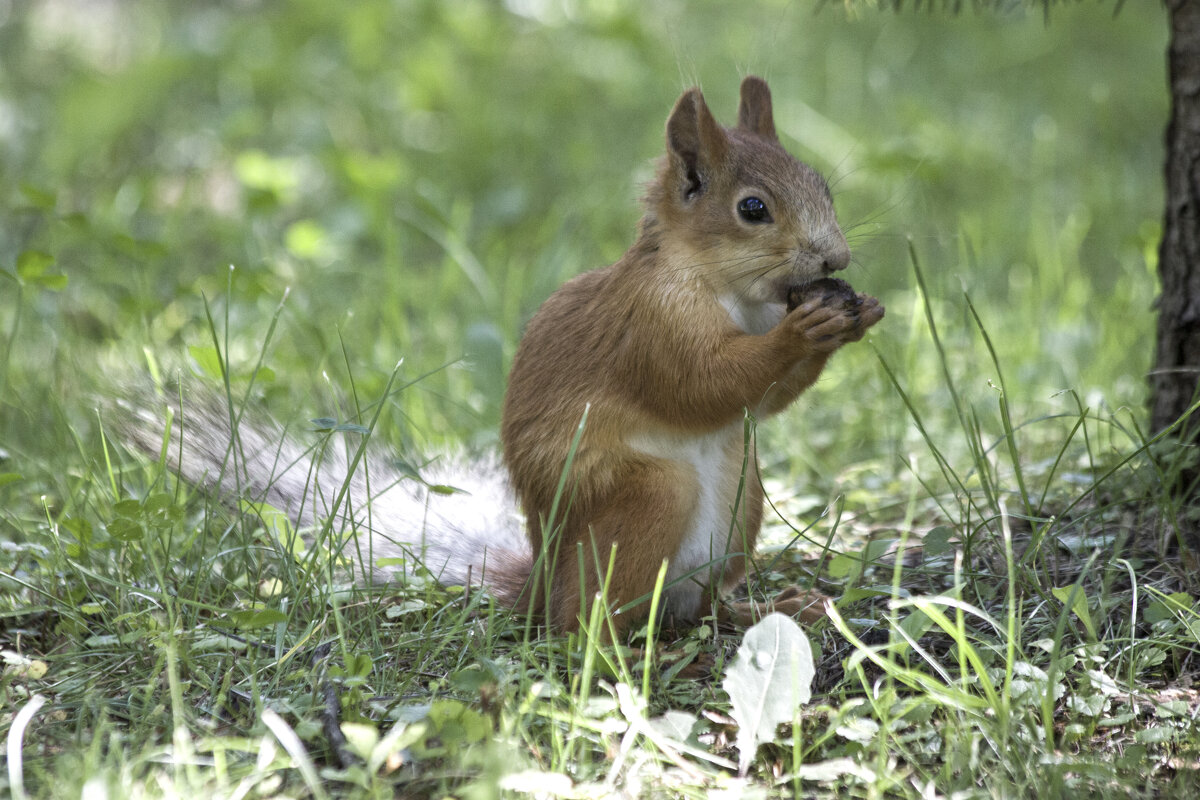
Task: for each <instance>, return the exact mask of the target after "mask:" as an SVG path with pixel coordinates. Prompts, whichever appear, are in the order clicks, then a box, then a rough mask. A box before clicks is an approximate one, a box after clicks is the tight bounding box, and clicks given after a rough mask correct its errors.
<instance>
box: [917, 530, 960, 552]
mask: <svg viewBox="0 0 1200 800" xmlns="http://www.w3.org/2000/svg"><path fill="white" fill-rule="evenodd" d="M952 538H954V529H953V528H950V527H947V526H945V525H939V526H937V527H936V528H934V529H933V530H931V531H930V532H929V533H927V534H925V537H924V538H923V539H922V540H921V541H922V542H923V543H924V546H925V555H926V556H927V557H935V556H940V555H942V554H943V553H948V552H950V551H952V550H953V549H954V546H953V545H952V544H950V540H951V539H952Z"/></svg>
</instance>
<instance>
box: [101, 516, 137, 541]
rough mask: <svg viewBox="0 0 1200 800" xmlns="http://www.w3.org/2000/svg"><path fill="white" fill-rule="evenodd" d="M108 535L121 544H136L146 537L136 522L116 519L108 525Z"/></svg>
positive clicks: (125, 518)
mask: <svg viewBox="0 0 1200 800" xmlns="http://www.w3.org/2000/svg"><path fill="white" fill-rule="evenodd" d="M108 535H109V536H111V537H113V538H114V539H118V540H120V541H122V542H137V541H141V539H142V537H143V536H145V535H146V531H145V529H144V528H143V527H142V525H141V523H139V522H137V521H136V520H132V519H129V518H127V517H117V518H116V519H114V520H113V521H112V522H110V523H108Z"/></svg>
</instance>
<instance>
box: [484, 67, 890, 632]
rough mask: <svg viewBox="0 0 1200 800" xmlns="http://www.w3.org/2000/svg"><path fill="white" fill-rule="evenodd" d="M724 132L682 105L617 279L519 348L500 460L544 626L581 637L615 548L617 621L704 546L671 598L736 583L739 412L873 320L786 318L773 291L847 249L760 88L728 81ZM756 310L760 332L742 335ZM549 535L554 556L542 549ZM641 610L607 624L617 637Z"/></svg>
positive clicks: (567, 288) (872, 307)
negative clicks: (753, 214) (523, 531)
mask: <svg viewBox="0 0 1200 800" xmlns="http://www.w3.org/2000/svg"><path fill="white" fill-rule="evenodd" d="M738 121H739V124H738V127H736V128H725V127H722V126H721V125H720V124H719V123H717V121H716V120H715V119H714V118H713V116H712V114H711V113H710V112H709V110H708V106H707V105H706V104H705V102H704V98H703V96H702V95H701V93H700V91H699V90H698V89H691V90H689V91H687V92H685V93H684V94H683V96H682V97H680V98H679V101H678V102H677V103H676V104H675V108H674V110H673V111H672V112H671V116H670V118H669V120H668V122H667V129H666V139H667V155H666V158H665V159H664V160H663V162H662V164H661V166H660V168H659V170H658V174H657V177H656V178H655V180H654V182H653V183H652V184H651V186H650V187H649V190H648V192H647V195H646V200H645V204H646V213H645V217H644V219H643V220H642V223H641V228H640V234H639V237H638V239H637V241H636V242H635V243H634V244H633V246H632V247H631V248H630V249H629V251H628V252H626V253H625V255H624V256H623V257H622V258H621V259H620V260H619V261H618V262H617V263H615V264H613V265H611V266H609V267H605V268H603V269H598V270H595V271H593V272H589V273H586V274H584V275H580V276H579V277H577V278H575V279H574V280H571V281H569V282H568V283H567V284H565V285H564V286H563V287H562V288H560V289H559V290H558V291H557V292H555V293H554V294H553V295H552V296H551V297H550V298H549V299H548V300H547V301H546V302H545V303H544V304H543V305H542V307H541V308H540V309H539V310H538V312H537V314H536V315H535V316H534V318H533V319H532V320H531V321H530V323H529V326H528V329H527V330H526V332H525V336H524V338H523V339H522V341H521V344H520V347H519V349H518V351H517V355H516V358H515V360H514V363H513V369H512V374H511V376H510V379H509V387H508V392H507V395H506V397H505V403H504V418H503V424H502V430H501V434H502V438H503V444H504V460H505V464H506V466H507V467H508V470H509V474H510V479H511V482H512V486H513V488H514V489H515V491H516V493H517V495H518V498H519V500H520V502H521V504H522V506H523V508H524V511H525V514H526V516H527V519H528V534H529V538H530V542H531V544H532V547H533V554H534V556H535V558H536V557H537V555H538V554H539V553H540V552H542V549H543V547H544V546H546V547H547V553H548V555H549V561H548V562H547V564H546V566H547V567H549V569H548V573H549V575H550V578H551V579H550V591H549V593H548V594H547V595H546V598H545V599H544V600H540V601H538V602H539V604H541V603H544V604H545V611H546V613H547V616H548V618H549V620H550V622H551V623H552V624H553V625H554V626H555V627H558V628H561V629H567V630H570V629H574V628H575V627H576V626H577V625H578V620H579V613H580V609H581V608H582V607H583V606H584V605H590V603H591V598H592V597H593V596H594V595H595V594H596V593H597V592H598V591H599V589H600V587H601V586H603V584H604V580H605V576H606V575H607V566H608V562H609V558H610V553H611V551H612V548H614V547H615V556H613V557H614V558H615V568H614V569H613V570H612V573H611V577H610V579H609V580H610V585H609V590H608V595H607V602H608V605H609V607H610V608H613V609H616V608H619V607H621V606H622V605H624V604H626V603H629V602H631V601H634V600H637V599H639V598H642V597H644V596H646V595H648V594H649V593H650V592H651V590H652V589H653V586H654V581H655V577H656V575H657V573H658V570H659V568H660V566H661V564H662V563H663V561H664V560H672V559H676V558H677V557H678V558H681V559H683V558H684V556H683V555H681V553H682V550H681V548H688V547H690V548H691V549H690V550H689V552H693V551H694V550H695V549H696V547H697V546H700V547H703V546H704V543H705V542H710V545H709V548H710V553H711V556H712V558H711V559H710V561H711V565H710V567H709V568H708V571H707V572H699V573H698V574H696V575H695V576H694V577H693V578H690V579H685V580H684V582H687V581H692V582H697V581H698V582H699V583H700V584H702V585H703V588H702V589H701V594H700V595H699V596H700V597H701V599H702V600H703V601H710V600H711V599H712V597H713V595H714V593H720V592H723V591H726V590H728V589H729V588H730V587H732V586H733V585H735V584H736V583H737V582H738V581H739V580H740V579H741V578H742V577H743V576H744V574H745V569H746V563H745V555H746V554H747V553H750V552H752V550H753V547H754V544H755V540H756V538H757V535H758V530H759V526H760V523H761V516H762V498H761V491H760V489H759V483H758V472H757V460H756V457H755V453H754V449H753V443H752V442H751V443H750V445H749V447H746V446H745V442H744V439H743V436H742V434H741V428H740V421H741V420H742V419H743V415H744V414H745V412H746V410H749V411H750V412H751V413H753V414H755V415H758V416H763V415H766V414H773V413H776V412H778V411H780V410H782V409H783V408H786V407H787V405H788V404H790V403H791V402H792V401H793V400H794V399H795V398H796V397H797V396H798V395H799V394H800V393H801V392H803V391H804V390H805V389H807V388H808V387H809V386H810V385H811V384H812V383H813V382H814V381H815V380H816V379H817V376H818V375H819V374H820V372H821V370H822V369H823V368H824V366H825V363H826V361H827V360H828V358H829V356H830V355H831V354H832V353H833V352H834V351H835V350H837V349H838V348H839V347H841V346H842V345H843V344H846V343H847V342H851V341H856V340H858V339H860V338H861V337H862V336H863V334H864V333H865V331H866V329H867V328H869V327H870V326H871V325H874V324H875V323H876V322H878V321H879V319H880V318H882V316H883V308H882V306H880V305H879V304H878V302H877V301H875V300H874V299H873V298H869V297H866V296H862V299H863V303H862V305H861V306H859V307H858V308H856V309H853V310H851V309H847V308H843V307H841V306H837V307H829V306H825V305H822V304H821V302H820V301H819V299H818V300H810V301H806V302H805V303H802V304H801V305H800V306H799V307H798V308H796V309H795V310H793V311H791V312H787V313H786V315H784V314H785V312H784V310H783V309H782V304H783V303H784V302H785V300H786V296H787V292H788V290H789V288H791V287H792V286H794V285H796V284H798V283H803V282H806V281H810V280H814V279H817V278H820V277H822V276H824V275H827V274H829V273H832V272H833V271H835V270H838V269H841V268H843V267H845V266H846V265H847V264H848V262H849V250H848V248H847V246H846V242H845V238H844V237H843V236H842V233H841V231H840V230H839V229H838V227H837V223H836V221H835V219H834V212H833V207H832V202H831V200H830V195H829V190H828V188H827V186H826V184H825V182H824V180H823V179H822V178H821V177H820V176H819V175H818V174H817V173H816V172H815V171H814V170H812V169H811V168H810V167H808V166H806V165H804V164H802V163H801V162H799V161H797V160H796V159H794V158H793V157H792V156H790V155H789V154H788V153H787V152H786V151H785V150H784V149H783V147H782V145H780V143H779V141H778V139H777V138H776V136H775V125H774V121H773V115H772V110H771V95H770V91H769V89H768V88H767V85H766V83H765V82H764V81H762V80H761V79H759V78H755V77H749V78H746V80H745V81H744V82H743V84H742V89H741V104H740V108H739V111H738ZM748 196H753V197H757V198H760V199H761V200H762V201H764V202H765V203H766V206H767V208H768V209H769V211H770V215H771V221H770V222H758V223H753V222H749V221H747V220H745V219H743V218H742V217H741V216H740V215H739V212H738V210H737V204H738V202H739V201H740V200H742V199H743V198H744V197H748ZM776 305H778V306H780V307H779V308H778V309H776ZM731 307H732V308H733V309H734V310H733V311H731V310H730V309H731ZM739 314H743V315H746V317H747V320H750V322H747V320H739V319H737V318H735V317H736V316H737V315H739ZM756 314H757V315H766V316H765V319H767V320H768V321H770V322H773V323H774V324H771V325H770V326H769V329H766V330H761V331H749V330H746V329H744V328H745V327H754V323H753V320H752V317H753V316H754V315H756ZM772 314H774V315H777V316H779V317H780V319H779V320H778V322H774V317H772V316H771V315H772ZM759 324H760V325H762V323H759ZM585 409H586V411H587V418H586V425H585V426H584V429H583V433H582V437H581V439H580V443H579V447H578V450H577V452H576V454H575V457H574V462H573V464H572V466H571V469H570V472H569V476H568V481H567V485H566V490H565V493H564V496H563V497H562V498H561V499H560V503H559V510H558V514H557V518H556V519H554V520H552V521H551V520H550V519H549V517H550V512H551V508H552V506H553V504H554V501H555V496H556V493H557V491H558V486H559V482H560V477H561V475H562V472H563V468H564V464H565V463H566V461H567V457H568V452H569V450H570V446H571V442H572V440H573V438H574V437H575V435H576V431H577V429H578V426H579V424H580V421H581V419H582V418H583V415H584V412H585ZM693 454H694V455H693ZM710 465H711V468H710ZM743 469H744V472H745V475H744V481H743ZM701 473H703V474H701ZM739 484H742V485H743V486H744V490H743V492H744V496H743V497H741V499H740V501H739V499H738V496H737V487H738V485H739ZM714 508H716V509H719V510H721V511H722V512H727V513H726V514H725V517H724V520H725V521H724V522H723V523H721V525H716V524H712V525H710V527H711V528H712V529H711V530H707V531H702V530H699V529H698V528H697V525H703V524H704V523H705V522H706V521H707V522H712V521H713V520H715V519H716V517H717V516H718V515H715V514H714V513H713V509H714ZM551 522H552V527H548V525H547V523H551ZM547 530H551V531H553V532H554V533H555V541H553V542H549V543H547V542H546V541H545V538H546V532H547ZM689 531H691V532H692V533H693V534H695V538H694V540H693V539H689V538H688V534H689ZM697 531H699V532H698V533H697ZM706 536H707V537H709V539H705V538H704V537H706ZM697 542H698V543H699V545H697ZM689 563H690V562H689ZM581 581H582V583H581ZM693 595H694V592H692V590H691V589H690V588H688V587H683V588H682V589H681V590H679V595H678V596H679V598H680V599H679V601H678V602H677V605H678V608H676V609H674V610H675V611H676V612H677V613H680V614H682V615H683V616H685V617H686V616H695V614H696V613H697V607H696V603H695V602H694V597H693ZM810 600H811V598H806V597H804V596H803V595H800V594H797V593H794V592H793V593H791V594H788V595H787V596H781V598H780V602H779V606H780V607H781V608H782V609H783V610H786V611H790V612H791V613H803V612H804V610H805V609H806V608H808V606H810V605H811V602H810ZM647 609H648V604H642V605H641V606H640V607H639V608H638V609H636V610H631V611H630V613H629V614H626V615H622V616H620V617H618V618H617V629H618V631H620V630H623V629H625V628H626V627H628V625H629V623H630V622H631V621H632V620H634V619H637V618H638V616H639V614H638V612H639V611H640V612H641V615H642V616H644V613H645V611H646V610H647ZM754 613H755V609H750V608H747V607H739V608H736V609H735V610H734V611H733V612H732V614H730V616H731V617H732V618H734V619H735V620H737V621H740V622H743V623H744V622H746V621H748V620H749V619H750V618H751V617H752V616H753V614H754ZM810 614H811V612H810Z"/></svg>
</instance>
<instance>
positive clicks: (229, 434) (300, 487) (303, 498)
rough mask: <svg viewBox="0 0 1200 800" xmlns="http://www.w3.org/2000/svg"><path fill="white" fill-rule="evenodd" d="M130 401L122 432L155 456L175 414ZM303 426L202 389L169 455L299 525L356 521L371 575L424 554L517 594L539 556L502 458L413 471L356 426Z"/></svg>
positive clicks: (447, 571)
mask: <svg viewBox="0 0 1200 800" xmlns="http://www.w3.org/2000/svg"><path fill="white" fill-rule="evenodd" d="M124 405H125V406H126V408H125V413H124V414H122V416H123V417H124V420H123V422H122V428H123V430H122V437H123V438H124V439H125V440H126V441H127V442H128V443H129V444H132V445H135V446H136V447H137V448H138V449H140V450H141V451H143V452H144V453H146V454H148V455H150V456H151V457H153V458H158V457H159V455H160V450H161V448H162V444H163V441H164V438H165V426H166V424H167V419H168V417H167V416H166V415H165V414H156V413H154V412H151V411H149V410H147V409H146V408H144V407H141V406H138V405H137V404H128V403H127V404H124ZM235 414H236V412H235ZM306 438H308V437H307V436H303V435H297V434H295V433H294V432H289V431H287V430H284V429H283V428H281V427H280V426H278V425H277V424H275V423H274V422H271V421H268V420H262V419H254V420H250V419H238V418H237V417H236V415H231V414H230V413H229V409H228V407H227V406H226V405H225V404H224V403H223V402H221V401H220V400H218V399H217V398H215V397H204V398H200V399H193V400H191V401H189V402H187V403H185V404H184V405H183V407H182V408H178V407H177V408H175V409H174V421H173V422H172V423H171V435H170V442H169V445H168V452H167V458H166V462H167V466H168V467H169V468H171V469H172V470H174V471H176V472H177V473H178V474H179V475H180V477H182V478H183V479H184V480H186V481H188V482H189V483H192V484H194V485H197V486H201V487H205V488H208V489H211V490H214V491H216V492H218V493H220V494H221V495H222V496H224V497H227V498H231V499H233V498H236V499H245V500H250V501H254V502H265V503H267V504H268V505H270V506H272V507H274V508H276V509H279V510H280V511H283V512H285V513H286V514H287V515H288V517H289V518H290V519H291V520H292V522H293V523H295V524H296V525H297V526H298V527H299V529H300V530H302V531H303V530H305V529H308V530H312V529H314V528H315V527H316V526H319V525H321V524H324V523H325V522H326V521H327V520H331V521H332V523H333V527H334V530H335V531H339V532H341V531H354V532H356V533H357V534H359V536H358V538H357V540H356V541H355V542H351V543H349V544H347V546H346V549H345V551H344V552H346V553H351V552H354V553H359V554H361V555H362V556H363V558H364V561H367V560H369V562H370V563H364V564H362V565H361V566H362V567H363V569H361V570H360V571H361V572H368V571H369V572H370V573H371V574H372V577H373V579H374V580H376V581H386V580H388V579H389V578H390V577H392V576H393V574H394V571H395V568H393V567H389V566H381V565H380V561H381V560H382V559H395V558H397V557H400V558H404V559H405V560H406V561H407V562H408V563H410V564H411V563H412V561H413V559H419V560H420V562H421V563H422V564H423V565H424V566H425V568H426V569H428V570H429V572H430V573H432V574H433V575H434V576H436V577H437V578H438V580H439V581H440V582H442V583H443V584H447V585H467V584H472V585H476V586H480V585H481V586H484V587H485V588H487V589H488V590H489V591H490V592H492V594H493V595H494V596H496V597H497V599H499V600H500V601H501V602H503V603H506V604H509V605H516V604H517V603H518V598H519V597H520V595H521V593H522V591H523V589H524V587H525V583H526V580H527V578H528V576H529V573H530V569H531V563H532V559H531V556H530V548H529V543H528V540H527V539H526V537H525V534H524V531H523V527H522V522H521V519H520V516H519V514H518V512H517V503H516V500H515V499H514V497H513V494H512V491H511V490H510V489H509V486H508V480H507V477H506V475H505V472H504V468H503V466H502V465H501V464H500V463H499V462H498V461H497V459H496V458H494V457H492V458H485V459H480V460H445V461H437V462H434V463H433V464H430V465H429V466H427V467H422V469H421V470H420V475H419V477H418V476H417V475H416V474H414V472H413V471H411V470H406V469H402V468H400V467H398V466H397V465H396V462H395V461H393V460H390V459H387V458H384V457H380V455H379V454H377V453H372V452H371V451H370V450H369V449H366V450H364V449H363V448H361V446H360V445H361V439H360V438H359V436H357V435H354V434H350V435H346V436H342V435H336V436H322V435H319V434H313V435H312V436H311V444H307V445H306V444H305V443H304V439H306ZM446 487H453V490H454V491H450V490H448V489H447V488H446Z"/></svg>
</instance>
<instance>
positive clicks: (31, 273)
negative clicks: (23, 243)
mask: <svg viewBox="0 0 1200 800" xmlns="http://www.w3.org/2000/svg"><path fill="white" fill-rule="evenodd" d="M52 264H54V256H52V255H50V254H49V253H43V252H42V251H41V250H26V251H25V252H23V253H21V254H20V255H19V256H17V279H18V280H20V281H21V283H23V284H27V285H30V286H41V287H42V288H44V289H49V290H50V291H52V292H57V291H59V290H60V289H63V288H65V287H66V285H67V276H66V275H47V274H46V270H47V269H48V268H49V267H50V266H51V265H52Z"/></svg>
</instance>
